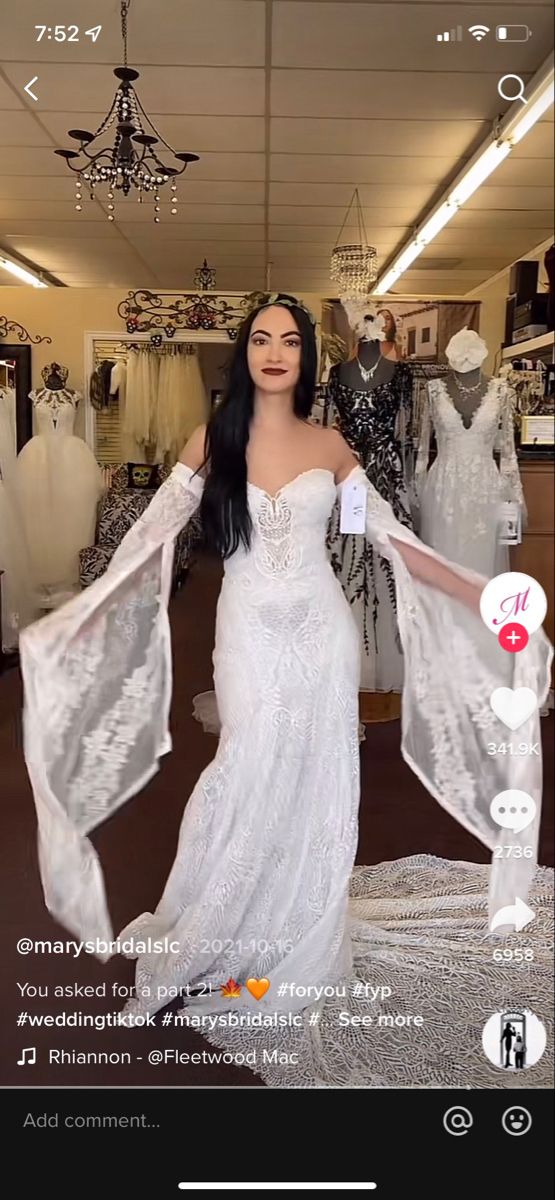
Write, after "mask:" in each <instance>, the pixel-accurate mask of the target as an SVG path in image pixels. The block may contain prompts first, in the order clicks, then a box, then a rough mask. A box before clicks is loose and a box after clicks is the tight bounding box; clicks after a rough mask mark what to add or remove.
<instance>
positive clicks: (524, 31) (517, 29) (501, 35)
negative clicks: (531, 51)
mask: <svg viewBox="0 0 555 1200" xmlns="http://www.w3.org/2000/svg"><path fill="white" fill-rule="evenodd" d="M495 36H496V38H497V41H498V42H527V41H528V38H531V37H532V30H531V29H529V28H528V26H527V25H498V26H497V29H496V30H495Z"/></svg>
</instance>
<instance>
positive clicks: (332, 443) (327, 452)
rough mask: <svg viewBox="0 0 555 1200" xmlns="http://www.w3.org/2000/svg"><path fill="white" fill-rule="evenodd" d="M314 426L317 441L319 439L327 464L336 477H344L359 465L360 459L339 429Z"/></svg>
mask: <svg viewBox="0 0 555 1200" xmlns="http://www.w3.org/2000/svg"><path fill="white" fill-rule="evenodd" d="M312 428H313V430H314V435H315V441H316V443H318V439H319V444H320V448H321V454H322V457H323V458H324V459H325V463H326V466H327V467H329V469H330V470H331V471H333V473H334V475H335V476H336V478H338V477H339V478H342V477H343V476H344V475H345V474H347V473H348V472H349V471H352V469H353V467H356V466H358V459H357V458H356V457H355V455H354V454H353V451H352V450H351V447H350V446H349V445H348V443H347V442H346V441H345V438H344V437H343V435H342V434H341V433H340V432H339V430H338V429H323V428H322V426H321V425H314V426H313V427H312Z"/></svg>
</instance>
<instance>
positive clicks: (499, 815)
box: [489, 788, 536, 833]
mask: <svg viewBox="0 0 555 1200" xmlns="http://www.w3.org/2000/svg"><path fill="white" fill-rule="evenodd" d="M489 811H490V813H491V816H492V818H493V820H494V821H495V823H496V825H500V826H501V828H502V829H510V830H511V831H512V832H513V833H521V832H522V830H523V829H526V826H527V825H530V823H531V822H532V821H533V820H534V817H535V815H536V802H535V800H533V799H532V797H531V796H529V795H528V792H521V791H519V790H518V788H509V789H508V790H507V791H506V792H498V793H497V795H496V796H494V797H493V800H492V802H491V804H490V806H489Z"/></svg>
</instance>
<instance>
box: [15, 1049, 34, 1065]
mask: <svg viewBox="0 0 555 1200" xmlns="http://www.w3.org/2000/svg"><path fill="white" fill-rule="evenodd" d="M27 1055H29V1058H27ZM36 1061H37V1051H36V1048H35V1046H26V1047H25V1049H24V1050H23V1051H22V1054H21V1058H18V1060H17V1065H18V1067H24V1066H26V1065H27V1066H29V1067H34V1065H35V1063H36Z"/></svg>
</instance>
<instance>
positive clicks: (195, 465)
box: [179, 425, 206, 471]
mask: <svg viewBox="0 0 555 1200" xmlns="http://www.w3.org/2000/svg"><path fill="white" fill-rule="evenodd" d="M205 443H206V425H198V426H197V428H196V429H195V430H194V432H193V433H192V434H191V436H190V438H189V441H188V442H186V444H185V445H184V447H183V449H182V451H181V454H180V455H179V461H180V462H182V463H185V466H186V467H190V468H191V470H192V471H198V469H199V467H202V464H203V462H204V460H205V458H206V451H205Z"/></svg>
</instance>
